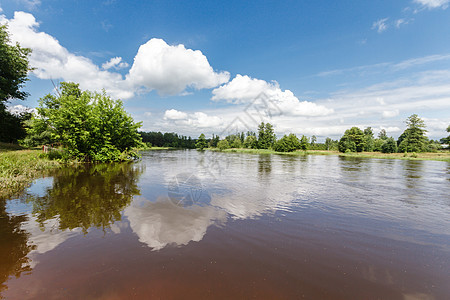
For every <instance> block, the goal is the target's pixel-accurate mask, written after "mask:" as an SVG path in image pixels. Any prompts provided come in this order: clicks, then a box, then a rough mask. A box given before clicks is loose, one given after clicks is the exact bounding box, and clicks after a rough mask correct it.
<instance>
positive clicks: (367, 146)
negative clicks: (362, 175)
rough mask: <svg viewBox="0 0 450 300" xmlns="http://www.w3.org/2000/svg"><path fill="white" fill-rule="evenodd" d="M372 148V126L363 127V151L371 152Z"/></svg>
mask: <svg viewBox="0 0 450 300" xmlns="http://www.w3.org/2000/svg"><path fill="white" fill-rule="evenodd" d="M373 148H374V139H373V130H372V127H367V128H366V129H364V151H368V152H371V151H373Z"/></svg>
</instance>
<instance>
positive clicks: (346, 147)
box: [339, 127, 365, 152]
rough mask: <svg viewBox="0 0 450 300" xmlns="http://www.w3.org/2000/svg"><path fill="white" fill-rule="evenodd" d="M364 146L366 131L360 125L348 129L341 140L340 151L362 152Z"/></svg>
mask: <svg viewBox="0 0 450 300" xmlns="http://www.w3.org/2000/svg"><path fill="white" fill-rule="evenodd" d="M364 148H365V139H364V132H363V131H362V130H361V129H359V128H358V127H352V128H350V129H347V130H346V131H345V133H344V135H343V136H342V137H341V139H340V140H339V151H340V152H362V151H363V150H364Z"/></svg>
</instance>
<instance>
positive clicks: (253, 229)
mask: <svg viewBox="0 0 450 300" xmlns="http://www.w3.org/2000/svg"><path fill="white" fill-rule="evenodd" d="M0 204H1V206H0V293H1V295H2V296H3V297H5V298H7V299H150V298H168V299H171V298H176V299H180V298H182V299H188V298H190V299H199V298H200V299H201V298H214V299H220V298H223V299H232V298H256V299H264V298H267V299H298V298H302V297H305V298H307V299H450V164H448V163H445V162H434V161H402V160H380V159H355V158H345V157H338V156H304V157H291V156H277V155H272V156H270V155H250V154H237V153H227V154H221V153H210V152H205V153H199V152H196V151H151V152H146V153H144V154H143V159H142V161H141V162H139V163H135V164H116V165H109V166H94V167H91V168H87V167H85V168H79V169H68V170H62V171H60V172H58V173H57V174H55V175H54V176H52V177H47V178H42V179H38V180H37V181H36V182H35V183H34V184H33V185H32V186H31V187H30V188H29V189H28V190H27V192H26V193H25V194H24V195H22V196H21V197H20V198H19V199H11V200H8V201H6V202H4V201H3V202H1V201H0Z"/></svg>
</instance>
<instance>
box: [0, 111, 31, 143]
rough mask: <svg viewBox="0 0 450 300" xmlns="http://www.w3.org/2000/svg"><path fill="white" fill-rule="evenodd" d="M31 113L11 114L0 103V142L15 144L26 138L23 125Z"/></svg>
mask: <svg viewBox="0 0 450 300" xmlns="http://www.w3.org/2000/svg"><path fill="white" fill-rule="evenodd" d="M30 118H31V113H27V112H24V113H21V114H12V113H11V112H9V111H7V110H6V108H5V106H4V105H3V103H1V102H0V142H5V143H17V141H18V140H20V139H23V138H24V137H25V136H26V131H25V123H26V121H27V120H29V119H30Z"/></svg>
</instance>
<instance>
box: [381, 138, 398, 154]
mask: <svg viewBox="0 0 450 300" xmlns="http://www.w3.org/2000/svg"><path fill="white" fill-rule="evenodd" d="M381 152H383V153H396V152H397V143H396V142H395V140H394V138H392V137H390V138H388V139H386V140H384V142H383V144H382V145H381Z"/></svg>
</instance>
